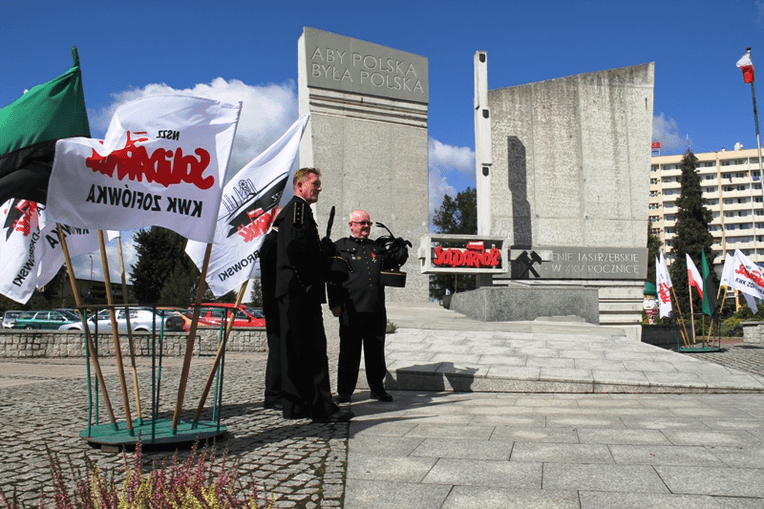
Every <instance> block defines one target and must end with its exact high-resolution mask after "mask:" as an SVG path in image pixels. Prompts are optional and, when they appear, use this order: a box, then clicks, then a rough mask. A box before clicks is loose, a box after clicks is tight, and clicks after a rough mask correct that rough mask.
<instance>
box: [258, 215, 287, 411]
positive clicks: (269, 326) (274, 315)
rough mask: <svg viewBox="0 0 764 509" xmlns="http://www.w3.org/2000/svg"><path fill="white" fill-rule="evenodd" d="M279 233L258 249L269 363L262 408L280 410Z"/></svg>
mask: <svg viewBox="0 0 764 509" xmlns="http://www.w3.org/2000/svg"><path fill="white" fill-rule="evenodd" d="M278 234H279V231H278V229H276V228H273V229H272V230H271V231H270V232H268V234H267V235H266V236H265V240H263V245H262V246H261V247H260V281H261V282H262V291H263V314H264V315H265V335H266V337H267V339H268V362H267V364H266V365H265V398H264V402H263V406H264V407H265V408H272V409H274V410H282V406H281V340H280V332H279V303H278V301H277V300H276V255H277V253H276V239H277V236H278Z"/></svg>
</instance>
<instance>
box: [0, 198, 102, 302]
mask: <svg viewBox="0 0 764 509" xmlns="http://www.w3.org/2000/svg"><path fill="white" fill-rule="evenodd" d="M0 224H2V226H3V227H2V230H1V231H0V256H2V260H3V263H2V264H0V293H2V294H3V295H5V296H6V297H8V298H11V299H13V300H15V301H16V302H20V303H22V304H23V303H25V302H27V301H28V300H29V298H30V297H31V296H32V294H33V293H34V290H35V288H41V287H43V286H45V285H46V284H47V283H48V282H50V280H51V279H53V277H55V275H56V274H57V273H58V271H59V269H60V268H61V266H62V265H63V264H64V251H63V248H62V246H61V242H60V241H59V237H58V228H57V225H56V223H54V222H51V221H47V220H46V211H45V207H44V206H43V205H40V204H39V203H35V202H33V201H28V200H17V199H11V200H8V201H7V202H5V204H3V206H2V210H0ZM61 229H62V231H63V233H64V237H65V239H66V243H67V247H68V248H69V252H70V254H71V256H77V255H79V254H84V253H89V252H91V251H95V250H96V249H98V238H97V236H96V235H95V232H94V231H92V230H90V231H88V230H82V229H79V228H71V227H69V226H63V225H62V227H61Z"/></svg>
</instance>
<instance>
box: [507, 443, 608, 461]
mask: <svg viewBox="0 0 764 509" xmlns="http://www.w3.org/2000/svg"><path fill="white" fill-rule="evenodd" d="M511 460H512V461H531V462H533V461H536V462H542V463H546V462H556V463H609V464H612V463H613V456H612V455H611V454H610V449H608V447H607V446H606V445H603V444H565V443H556V444H555V443H541V442H519V441H518V442H515V445H514V447H513V448H512V458H511Z"/></svg>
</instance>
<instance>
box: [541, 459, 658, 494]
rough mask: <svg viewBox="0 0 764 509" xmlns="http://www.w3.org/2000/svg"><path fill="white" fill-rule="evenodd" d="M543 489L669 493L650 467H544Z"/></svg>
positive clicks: (547, 465)
mask: <svg viewBox="0 0 764 509" xmlns="http://www.w3.org/2000/svg"><path fill="white" fill-rule="evenodd" d="M544 489H552V490H579V491H613V492H624V491H628V492H638V493H669V490H668V488H666V485H665V484H664V483H663V481H662V480H661V478H660V477H659V476H658V474H657V473H656V472H655V470H654V469H653V467H652V466H650V465H598V464H593V465H586V464H576V463H545V464H544Z"/></svg>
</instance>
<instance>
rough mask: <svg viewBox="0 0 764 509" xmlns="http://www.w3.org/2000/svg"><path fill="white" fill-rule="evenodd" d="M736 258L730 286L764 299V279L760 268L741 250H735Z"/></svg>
mask: <svg viewBox="0 0 764 509" xmlns="http://www.w3.org/2000/svg"><path fill="white" fill-rule="evenodd" d="M734 258H735V261H734V264H733V266H732V267H733V268H732V276H731V279H730V286H731V287H732V288H734V289H735V290H740V291H741V292H743V293H745V294H748V295H752V296H754V297H756V298H757V299H764V277H762V274H761V269H760V268H759V266H758V265H756V264H755V263H753V261H752V260H751V259H750V258H748V257H747V256H746V255H744V254H743V253H742V252H741V251H740V250H739V249H735V257H734Z"/></svg>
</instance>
